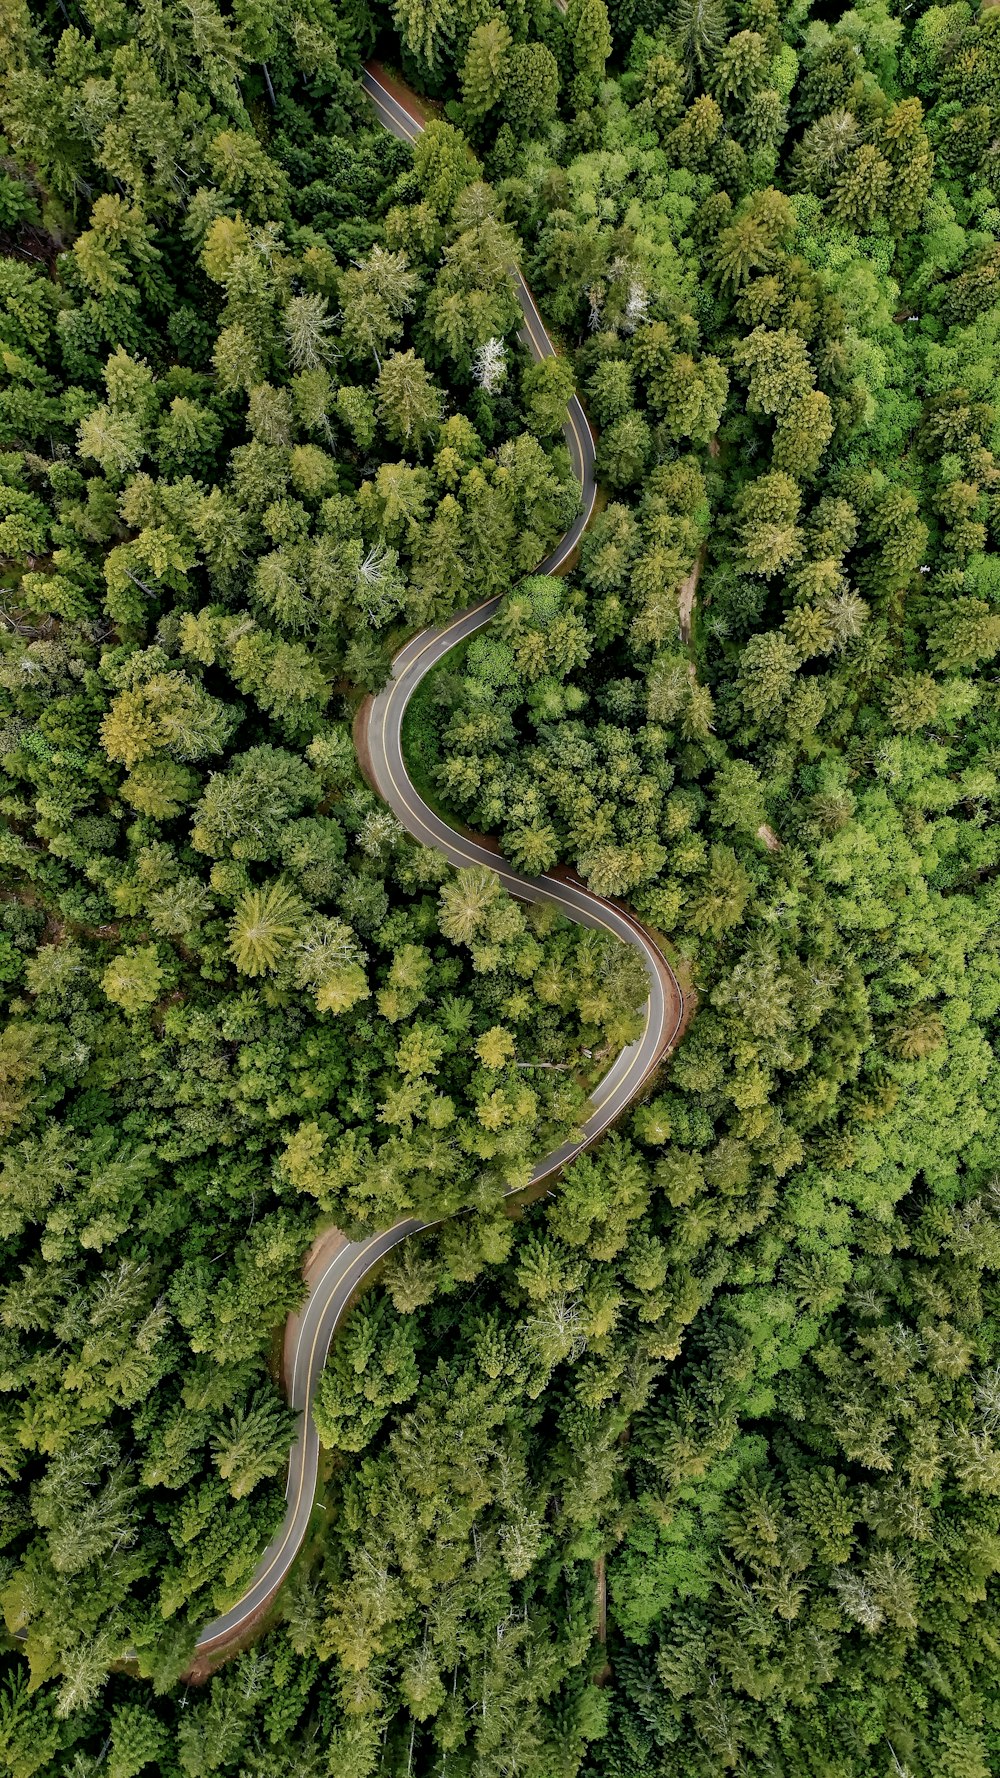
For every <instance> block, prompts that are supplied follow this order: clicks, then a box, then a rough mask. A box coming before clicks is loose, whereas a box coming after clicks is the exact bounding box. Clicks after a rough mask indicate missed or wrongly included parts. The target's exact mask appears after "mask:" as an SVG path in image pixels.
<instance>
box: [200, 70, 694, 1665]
mask: <svg viewBox="0 0 1000 1778" xmlns="http://www.w3.org/2000/svg"><path fill="white" fill-rule="evenodd" d="M385 80H386V77H385V76H384V75H383V73H382V70H381V69H380V68H379V67H378V65H377V64H376V63H370V64H369V66H368V67H367V68H366V69H365V71H364V73H363V75H362V84H363V86H364V90H365V92H366V94H367V95H368V97H369V99H370V100H371V102H372V104H373V106H374V108H375V110H376V112H377V114H378V116H379V119H380V120H381V122H382V123H383V124H385V126H386V128H387V129H389V130H391V131H392V133H393V135H395V136H398V137H400V138H401V139H402V140H404V141H409V142H412V141H415V140H416V138H417V136H418V135H419V134H420V131H421V129H422V127H423V126H422V122H421V120H420V117H419V115H418V114H417V113H416V111H415V110H414V109H411V108H409V106H412V103H413V102H412V101H409V102H408V104H404V103H403V102H402V101H403V98H404V97H406V98H408V95H405V93H404V91H403V89H401V88H399V87H397V88H396V90H395V92H393V91H390V90H389V87H388V85H386V84H384V82H385ZM511 277H512V279H513V282H514V288H515V291H516V293H517V298H518V301H519V303H520V305H521V312H522V314H523V316H524V327H523V329H522V331H521V335H520V337H521V339H522V340H523V341H524V343H525V344H526V345H527V346H528V348H529V350H530V351H531V353H532V355H533V357H534V358H535V359H536V360H537V359H541V358H543V357H547V356H549V355H551V354H552V353H553V352H554V347H553V345H552V342H551V340H550V339H549V337H548V335H547V333H546V331H545V328H544V326H543V324H542V318H541V316H540V315H539V313H538V310H537V308H536V306H535V301H534V298H533V296H532V294H531V292H530V290H529V289H528V286H527V285H526V283H525V282H524V279H523V278H522V276H521V274H520V272H519V271H518V270H517V268H516V267H511ZM565 434H566V442H567V445H568V447H569V453H570V458H571V461H572V464H573V470H574V473H575V475H576V476H577V479H578V480H579V482H580V487H581V491H582V496H583V498H582V503H581V510H580V512H579V514H578V516H577V518H576V519H575V520H574V523H573V524H572V525H571V526H570V529H569V530H568V531H567V532H566V534H565V536H564V537H563V538H562V539H561V541H560V542H559V543H558V544H557V546H556V548H555V549H554V550H553V551H552V553H551V555H549V556H547V557H546V559H545V561H544V562H542V563H540V564H539V567H538V569H537V570H536V572H537V573H539V574H556V573H558V572H559V570H560V568H562V567H563V566H564V565H565V564H566V562H567V561H568V560H569V558H570V557H571V556H572V554H573V552H574V550H575V549H576V547H577V544H578V543H579V541H580V538H581V536H582V535H583V532H584V529H585V528H586V525H587V524H588V522H589V520H590V517H591V514H592V512H593V510H594V501H595V498H596V494H597V485H596V482H595V479H594V439H593V435H592V433H591V430H590V427H589V425H588V423H587V419H586V416H585V415H584V412H583V409H582V407H581V406H580V403H579V401H578V399H577V398H576V396H574V397H573V399H572V401H571V402H570V404H569V407H568V410H567V419H566V426H565ZM499 603H500V601H499V599H488V600H486V601H485V602H484V603H483V604H481V605H477V606H476V607H475V608H474V609H473V610H471V611H466V612H463V613H461V614H460V615H459V616H458V617H455V618H453V619H452V620H451V622H450V623H447V624H442V625H440V626H438V627H436V628H434V629H429V630H423V631H421V633H420V635H419V636H415V637H414V638H413V640H412V641H411V642H408V643H407V644H406V646H405V647H404V648H402V649H400V651H399V653H398V654H397V655H396V657H395V659H394V661H393V664H392V677H391V679H390V680H389V683H388V685H387V686H386V687H385V689H384V690H383V691H381V692H380V693H379V694H378V696H377V697H376V698H374V699H371V700H369V702H368V704H367V706H366V709H365V713H364V720H365V727H366V739H367V747H368V755H369V767H370V771H371V775H372V777H373V779H374V782H375V785H376V788H377V789H378V791H379V792H380V794H381V795H382V797H383V798H384V799H385V801H386V802H387V803H388V805H389V807H390V808H391V809H392V810H393V812H394V814H395V815H396V816H397V818H398V819H399V821H400V822H401V823H402V825H403V827H405V829H406V831H407V832H408V833H409V834H410V835H411V837H412V838H413V839H415V840H418V841H419V842H420V843H421V844H422V845H427V846H433V847H435V848H436V850H437V851H439V852H443V853H444V855H445V856H446V858H448V859H449V860H450V862H451V863H452V864H455V865H458V866H459V867H468V866H471V865H486V866H487V867H488V868H489V869H490V870H492V871H495V872H496V874H497V876H498V877H499V878H500V881H501V883H503V885H504V887H505V888H507V889H509V890H510V891H511V893H512V894H514V895H516V896H518V897H519V898H520V899H521V900H524V901H536V902H537V901H547V902H551V903H553V904H554V905H555V906H556V907H558V908H560V909H561V910H562V911H563V912H564V913H566V914H568V915H569V916H570V918H571V919H574V920H577V921H579V922H580V924H581V925H584V926H591V927H596V928H597V929H599V930H600V931H602V932H609V933H612V934H614V936H615V937H616V938H619V939H621V940H623V941H624V942H625V943H626V944H630V945H631V946H632V947H633V949H634V950H636V951H637V952H638V954H639V956H640V957H641V958H642V962H643V965H644V967H645V970H646V974H647V978H648V981H649V999H648V1001H647V1003H646V1007H645V1018H644V1025H643V1031H642V1035H641V1036H640V1037H639V1038H637V1039H636V1041H635V1042H634V1043H632V1044H630V1045H629V1046H628V1048H627V1049H625V1050H623V1051H622V1053H621V1055H620V1056H618V1058H617V1060H616V1061H615V1062H614V1064H613V1066H612V1067H611V1068H610V1069H609V1071H608V1073H607V1074H606V1075H605V1076H604V1078H603V1079H602V1080H601V1081H600V1083H599V1084H598V1086H597V1087H596V1088H595V1090H594V1092H593V1093H592V1094H591V1097H590V1101H589V1104H590V1112H589V1115H588V1117H587V1119H586V1121H585V1123H584V1124H583V1126H582V1128H581V1130H580V1131H579V1132H578V1134H577V1136H576V1137H575V1138H574V1139H573V1140H570V1141H567V1142H564V1143H562V1144H561V1146H560V1147H559V1148H556V1149H553V1151H552V1152H551V1153H550V1154H547V1155H545V1156H544V1157H543V1158H542V1159H541V1160H540V1161H539V1162H538V1165H537V1166H536V1167H535V1169H534V1171H533V1173H532V1175H531V1182H530V1183H531V1184H536V1183H537V1182H538V1181H539V1180H542V1179H545V1178H546V1177H547V1176H548V1175H549V1174H551V1173H555V1172H557V1171H558V1170H559V1169H560V1168H561V1167H563V1166H565V1165H566V1163H567V1162H568V1161H571V1160H572V1159H573V1158H574V1156H576V1155H578V1154H579V1153H580V1152H581V1150H582V1149H584V1148H586V1147H587V1146H588V1145H589V1144H590V1143H592V1142H593V1141H594V1140H595V1139H596V1138H597V1137H598V1136H599V1135H600V1134H601V1132H602V1131H603V1130H606V1129H607V1127H608V1125H609V1124H610V1123H612V1122H613V1120H614V1119H615V1118H616V1117H617V1116H618V1115H619V1113H620V1112H622V1111H624V1109H625V1108H626V1106H627V1105H629V1104H630V1102H631V1101H632V1100H633V1099H634V1098H635V1096H636V1094H637V1093H638V1092H639V1090H640V1088H641V1087H642V1085H643V1083H644V1082H645V1081H646V1080H647V1079H648V1078H649V1076H650V1074H651V1073H652V1071H653V1069H654V1068H655V1067H656V1065H657V1063H658V1062H659V1061H660V1060H661V1058H662V1057H663V1056H664V1055H665V1054H666V1053H667V1051H668V1050H669V1049H670V1047H671V1045H672V1044H673V1042H674V1041H675V1039H676V1038H677V1036H678V1034H679V1032H680V1030H681V1026H682V1024H683V1020H684V996H683V993H682V991H681V987H680V984H679V982H678V981H677V977H676V976H675V975H674V972H673V970H672V969H671V968H670V965H669V963H668V962H667V960H666V958H665V957H664V956H663V954H662V952H661V951H660V950H659V949H658V948H657V946H656V945H655V944H654V943H653V940H652V939H651V938H650V937H649V935H648V933H646V932H645V931H644V929H643V927H642V926H641V925H640V924H639V922H638V921H637V920H636V919H635V918H634V917H633V916H632V915H631V914H630V913H628V911H627V910H626V909H624V908H621V907H618V906H617V905H616V904H614V903H613V902H609V901H604V900H602V898H601V897H600V896H598V895H594V894H593V893H592V892H591V891H590V890H589V889H587V888H585V887H584V885H583V884H582V883H579V882H577V881H574V880H572V877H571V875H569V874H568V873H562V872H560V873H554V874H548V873H547V874H545V875H544V876H540V877H526V876H523V875H522V874H521V873H520V872H519V871H516V870H513V869H512V868H511V867H510V866H509V865H508V864H507V863H506V862H505V860H504V859H503V858H501V857H500V856H499V855H498V853H497V852H496V851H495V850H494V849H493V848H491V847H490V846H489V845H487V844H485V843H484V842H482V841H479V840H476V839H474V838H472V837H469V836H467V835H464V834H459V833H456V831H455V830H454V828H452V827H449V826H448V824H447V822H445V821H443V820H442V819H441V817H440V816H439V815H437V814H435V812H434V810H433V809H431V808H430V807H429V806H428V804H427V803H425V802H423V801H422V800H421V798H420V796H419V795H418V793H417V791H416V790H415V789H414V787H413V785H412V784H411V782H410V779H409V776H408V773H407V769H406V762H405V760H404V758H403V747H402V723H403V713H404V711H405V709H406V706H407V704H408V703H409V700H410V698H411V697H412V696H413V693H414V692H415V691H416V689H417V686H418V685H419V684H420V682H421V680H422V679H424V678H425V676H426V675H427V674H428V673H429V672H431V671H432V670H433V668H434V667H435V666H436V665H437V663H438V662H439V661H440V660H441V658H442V656H443V655H445V654H446V653H447V652H448V650H449V649H450V648H454V646H455V644H456V643H457V642H461V641H463V640H464V639H465V638H466V637H468V636H472V635H474V634H475V632H476V631H477V630H480V629H482V628H483V626H484V624H488V623H489V621H490V619H491V617H492V616H493V613H494V612H495V611H496V609H497V606H498V604H499ZM518 1189H520V1190H523V1189H525V1188H523V1187H521V1188H518ZM508 1195H512V1194H508ZM433 1226H434V1224H433V1223H427V1222H420V1221H418V1220H417V1219H416V1218H414V1217H410V1218H407V1219H406V1220H404V1221H401V1222H398V1223H395V1224H394V1225H393V1227H392V1228H389V1229H384V1230H383V1231H382V1232H381V1233H379V1234H376V1235H371V1236H369V1237H368V1238H367V1239H365V1240H363V1241H345V1242H341V1243H340V1244H339V1245H337V1246H336V1248H335V1250H334V1251H332V1252H330V1253H329V1254H328V1255H327V1256H325V1257H324V1258H323V1259H322V1260H321V1262H320V1263H319V1265H318V1267H317V1269H316V1271H315V1275H313V1272H312V1270H311V1269H310V1268H308V1267H307V1277H308V1279H309V1295H308V1297H307V1300H306V1304H305V1307H304V1309H303V1310H302V1312H301V1314H300V1315H299V1316H297V1317H295V1318H294V1320H293V1322H292V1323H290V1324H289V1338H288V1339H287V1340H286V1348H285V1351H286V1373H287V1376H288V1392H289V1404H290V1406H291V1407H292V1408H294V1409H295V1411H296V1413H297V1414H298V1415H299V1427H298V1431H297V1433H296V1437H295V1442H294V1444H293V1445H292V1449H291V1455H290V1461H289V1471H288V1483H287V1487H286V1489H285V1499H286V1502H287V1506H286V1511H285V1517H284V1521H283V1523H282V1525H281V1527H280V1529H279V1531H278V1532H277V1534H276V1535H275V1537H274V1538H273V1539H272V1541H271V1542H270V1543H269V1544H268V1546H267V1549H266V1550H265V1551H264V1554H263V1556H262V1557H261V1560H260V1562H259V1564H258V1566H257V1570H256V1572H255V1574H254V1576H253V1579H252V1581H251V1583H250V1586H249V1588H248V1589H247V1591H246V1593H244V1595H243V1597H242V1599H239V1600H238V1601H237V1603H236V1604H235V1605H233V1606H231V1607H230V1609H229V1610H228V1611H226V1612H223V1613H222V1615H221V1616H220V1617H217V1618H215V1619H214V1620H213V1621H212V1623H210V1624H208V1625H207V1626H206V1628H205V1629H204V1630H203V1631H202V1633H201V1635H200V1636H199V1638H198V1643H197V1647H198V1652H199V1653H200V1654H210V1653H211V1652H212V1651H213V1650H214V1651H218V1650H221V1649H222V1648H224V1647H225V1646H226V1645H227V1644H229V1643H231V1642H235V1641H237V1640H238V1639H239V1638H240V1636H241V1634H244V1633H245V1632H246V1631H247V1630H248V1629H249V1628H250V1626H251V1625H252V1624H253V1622H254V1621H255V1619H256V1618H257V1617H258V1616H259V1614H260V1613H261V1612H262V1611H263V1609H264V1608H265V1607H266V1605H267V1604H268V1603H269V1601H270V1600H271V1599H272V1598H273V1596H274V1594H275V1593H276V1592H277V1590H278V1588H279V1587H280V1586H281V1583H282V1581H283V1580H284V1579H285V1577H286V1575H287V1573H288V1571H289V1569H290V1567H291V1565H292V1563H293V1561H294V1560H295V1557H296V1555H297V1554H298V1551H299V1549H300V1548H301V1545H302V1542H303V1539H304V1537H305V1535H306V1530H307V1528H308V1525H309V1519H310V1516H311V1513H312V1507H313V1500H314V1498H315V1494H316V1482H317V1475H318V1466H319V1438H318V1435H317V1432H316V1427H315V1423H314V1421H313V1417H312V1413H311V1406H312V1401H313V1397H314V1394H315V1391H316V1387H317V1384H318V1382H319V1378H320V1376H321V1374H322V1371H323V1366H324V1364H325V1363H326V1358H327V1353H328V1352H329V1349H330V1342H331V1340H332V1339H333V1335H334V1333H335V1332H336V1330H337V1328H338V1326H339V1325H340V1322H341V1321H342V1319H343V1318H344V1316H345V1315H346V1314H347V1312H348V1310H349V1308H350V1305H351V1302H352V1300H353V1298H354V1296H355V1293H356V1292H357V1290H358V1287H359V1286H360V1284H361V1283H362V1281H363V1280H364V1278H365V1277H366V1275H367V1274H368V1273H369V1272H370V1271H371V1270H372V1269H373V1267H375V1266H377V1265H378V1264H379V1263H380V1262H381V1261H382V1260H383V1259H384V1258H385V1256H386V1254H387V1253H389V1252H391V1250H392V1249H393V1248H394V1247H397V1246H399V1244H400V1242H402V1241H406V1240H407V1239H408V1238H409V1237H410V1235H415V1234H417V1233H418V1232H419V1231H420V1230H422V1229H428V1228H432V1227H433Z"/></svg>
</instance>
